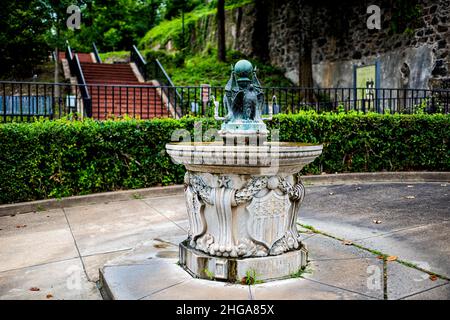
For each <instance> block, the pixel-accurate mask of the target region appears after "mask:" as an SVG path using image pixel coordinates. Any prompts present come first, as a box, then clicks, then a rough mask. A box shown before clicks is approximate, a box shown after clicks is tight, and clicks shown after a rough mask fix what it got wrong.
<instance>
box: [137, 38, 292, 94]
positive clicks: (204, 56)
mask: <svg viewBox="0 0 450 320" xmlns="http://www.w3.org/2000/svg"><path fill="white" fill-rule="evenodd" d="M144 53H145V54H144V55H145V57H146V59H147V61H152V60H153V59H155V58H156V59H158V60H159V61H160V62H161V63H162V65H163V66H164V68H165V69H166V71H167V73H168V74H169V76H170V77H171V79H172V81H173V83H174V84H175V85H177V86H195V85H197V86H198V85H200V84H203V83H208V84H210V85H212V86H223V85H224V84H225V83H226V82H227V81H228V79H229V78H230V73H231V66H230V65H231V63H235V62H237V61H238V60H239V59H245V58H247V57H246V56H244V55H243V54H241V53H239V52H237V51H232V50H228V51H227V60H228V61H229V62H220V61H218V60H217V50H216V49H215V48H210V47H209V48H206V50H205V51H204V52H202V53H200V54H190V55H186V56H185V55H183V54H182V53H181V52H175V53H166V52H164V51H153V50H144ZM250 60H251V62H252V63H253V64H254V65H255V66H256V67H257V69H258V77H259V78H260V79H264V82H263V83H262V84H263V85H264V86H268V87H270V86H273V87H283V86H292V83H291V82H290V81H289V80H288V79H286V78H285V76H284V74H283V71H281V70H280V69H278V68H276V67H273V66H271V65H269V64H267V63H264V62H262V61H259V60H257V59H250ZM205 79H207V81H205Z"/></svg>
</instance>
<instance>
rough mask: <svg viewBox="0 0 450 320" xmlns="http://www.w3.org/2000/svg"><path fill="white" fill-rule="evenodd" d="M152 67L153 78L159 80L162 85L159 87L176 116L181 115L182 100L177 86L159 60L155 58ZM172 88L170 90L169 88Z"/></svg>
mask: <svg viewBox="0 0 450 320" xmlns="http://www.w3.org/2000/svg"><path fill="white" fill-rule="evenodd" d="M153 65H154V68H153V71H154V74H153V78H154V79H155V80H157V81H158V82H159V84H160V85H161V86H162V87H161V89H162V90H163V91H164V93H165V94H166V96H167V97H168V98H169V101H170V102H171V103H172V105H173V106H175V107H174V110H175V113H176V116H177V117H181V114H182V111H181V110H182V105H183V100H182V97H181V95H180V93H179V92H178V89H177V87H175V85H174V84H173V82H172V79H170V77H169V75H168V74H167V72H166V70H165V69H164V67H163V65H162V64H161V62H159V60H158V59H155V60H154V62H153ZM170 88H172V90H170Z"/></svg>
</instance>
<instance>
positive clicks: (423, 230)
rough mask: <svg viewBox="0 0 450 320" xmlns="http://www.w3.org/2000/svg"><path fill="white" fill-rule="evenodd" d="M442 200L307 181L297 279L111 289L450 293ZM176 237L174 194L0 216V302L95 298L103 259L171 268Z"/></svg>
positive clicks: (420, 187)
mask: <svg viewBox="0 0 450 320" xmlns="http://www.w3.org/2000/svg"><path fill="white" fill-rule="evenodd" d="M449 205H450V184H445V183H444V184H443V183H414V184H413V183H410V184H401V183H391V184H386V183H377V184H358V185H356V184H353V185H336V186H308V187H307V195H306V199H305V202H304V204H303V206H302V208H301V211H300V220H299V223H301V225H303V227H304V228H301V230H302V237H303V238H304V242H305V243H306V244H307V246H308V249H309V250H310V260H311V261H310V266H309V267H308V272H307V273H305V274H303V275H302V278H299V279H290V280H284V281H282V282H277V283H275V282H273V283H265V284H261V285H257V286H252V287H251V288H248V287H245V286H230V285H228V284H223V283H219V282H210V281H204V280H196V281H192V279H190V278H186V279H185V278H184V276H185V275H184V274H182V273H180V278H179V279H178V278H176V279H174V280H173V281H174V283H171V282H170V281H162V283H160V284H159V287H158V288H156V289H155V288H153V289H152V290H153V291H152V290H150V289H149V288H146V287H141V288H139V290H141V291H140V292H138V291H126V290H125V289H126V288H125V289H124V288H119V289H120V290H119V291H117V292H121V294H123V295H122V296H120V297H122V298H133V299H142V298H144V299H169V298H174V299H176V298H179V299H186V298H189V296H188V293H189V292H192V291H190V290H191V289H192V286H194V287H198V286H199V285H200V286H201V287H202V289H205V290H204V292H205V293H207V292H210V293H211V292H214V295H213V297H216V298H231V297H233V296H234V297H236V298H238V297H239V298H242V299H269V298H271V297H273V296H272V295H271V294H272V292H274V290H275V289H276V290H278V291H279V296H278V298H280V299H283V298H292V297H294V298H298V299H384V298H388V299H450V285H449V282H448V278H450V246H449V244H450V209H449ZM376 222H377V223H376ZM311 230H312V231H311ZM186 234H187V220H186V213H185V207H184V198H183V195H182V194H180V195H177V196H167V197H159V198H144V199H130V200H124V201H117V202H109V203H101V204H86V205H84V206H78V207H71V208H63V209H55V210H49V211H41V212H35V213H27V214H20V215H15V216H6V217H0V299H101V298H102V297H101V295H100V293H99V290H98V287H97V282H98V280H99V268H102V267H103V266H104V265H105V264H107V265H111V266H117V268H116V269H114V270H116V271H117V272H116V271H114V270H113V269H111V270H113V271H114V272H116V274H115V275H116V276H120V275H123V274H126V275H128V276H129V277H130V279H129V280H130V281H135V280H139V279H142V278H141V277H144V276H145V272H146V270H148V269H145V268H143V267H142V268H141V267H140V265H141V266H144V265H147V264H153V265H157V264H158V263H162V262H164V261H165V262H167V263H171V264H172V266H175V267H174V270H175V271H174V272H179V271H180V270H179V268H178V266H176V264H175V263H176V258H177V246H176V244H177V243H178V242H179V241H180V240H181V239H183V238H184V237H185V235H186ZM342 239H345V240H347V241H346V242H345V244H344V243H343V242H342V241H341V240H342ZM380 253H382V254H386V255H389V256H394V255H395V256H398V258H397V260H396V261H391V262H387V261H384V260H383V259H379V258H378V255H379V254H380ZM127 264H128V269H127V270H125V269H126V266H127ZM124 268H125V269H124ZM154 268H155V267H154V266H153V270H155V269H154ZM177 268H178V269H177ZM133 269H134V272H133ZM160 269H164V268H160ZM181 271H182V270H181ZM139 272H140V273H139ZM182 272H184V271H182ZM434 273H435V274H437V276H433V275H432V274H434ZM153 276H154V275H153ZM133 277H135V278H133ZM118 279H119V280H121V279H122V280H123V278H120V277H119V278H118ZM198 281H201V282H202V283H201V284H200V282H198ZM160 282H161V281H160ZM138 283H139V282H138ZM119 284H120V283H119ZM155 286H156V284H155ZM183 288H184V289H183ZM208 288H210V290H209V289H208ZM217 288H222V289H221V290H217ZM134 289H136V288H134ZM149 290H150V291H149ZM197 291H199V290H197ZM120 297H119V298H120ZM191 298H192V296H191Z"/></svg>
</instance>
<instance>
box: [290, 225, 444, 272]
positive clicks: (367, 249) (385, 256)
mask: <svg viewBox="0 0 450 320" xmlns="http://www.w3.org/2000/svg"><path fill="white" fill-rule="evenodd" d="M297 224H298V225H299V226H301V227H303V228H305V229H308V230H311V231H312V232H314V233H317V234H321V235H323V236H326V237H329V238H332V239H335V240H338V241H341V242H342V241H344V240H345V239H342V238H338V237H336V236H333V235H330V234H328V233H326V232H323V231H320V230H317V229H315V228H314V227H313V226H310V225H304V224H301V223H297ZM350 246H354V247H355V248H358V249H361V250H364V251H367V252H370V253H372V254H374V255H376V256H378V257H380V258H382V259H383V263H384V265H386V262H387V261H386V258H387V257H389V256H391V255H390V254H387V253H383V252H381V251H378V250H374V249H370V248H367V247H364V246H361V245H359V244H355V243H352V244H350ZM395 262H398V263H400V264H402V265H404V266H406V267H409V268H413V269H416V270H419V271H422V272H425V273H427V274H429V275H430V276H436V277H438V278H441V279H443V280H450V278H448V277H446V276H443V275H441V274H437V273H434V272H431V271H429V270H425V269H423V268H421V267H419V266H418V265H416V264H414V263H411V262H409V261H405V260H399V259H397V260H396V261H395Z"/></svg>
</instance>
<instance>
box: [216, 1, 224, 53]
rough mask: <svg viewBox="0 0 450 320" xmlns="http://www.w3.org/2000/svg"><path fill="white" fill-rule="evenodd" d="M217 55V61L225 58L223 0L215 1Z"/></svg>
mask: <svg viewBox="0 0 450 320" xmlns="http://www.w3.org/2000/svg"><path fill="white" fill-rule="evenodd" d="M217 55H218V59H219V61H225V60H226V47H225V0H218V1H217Z"/></svg>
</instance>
